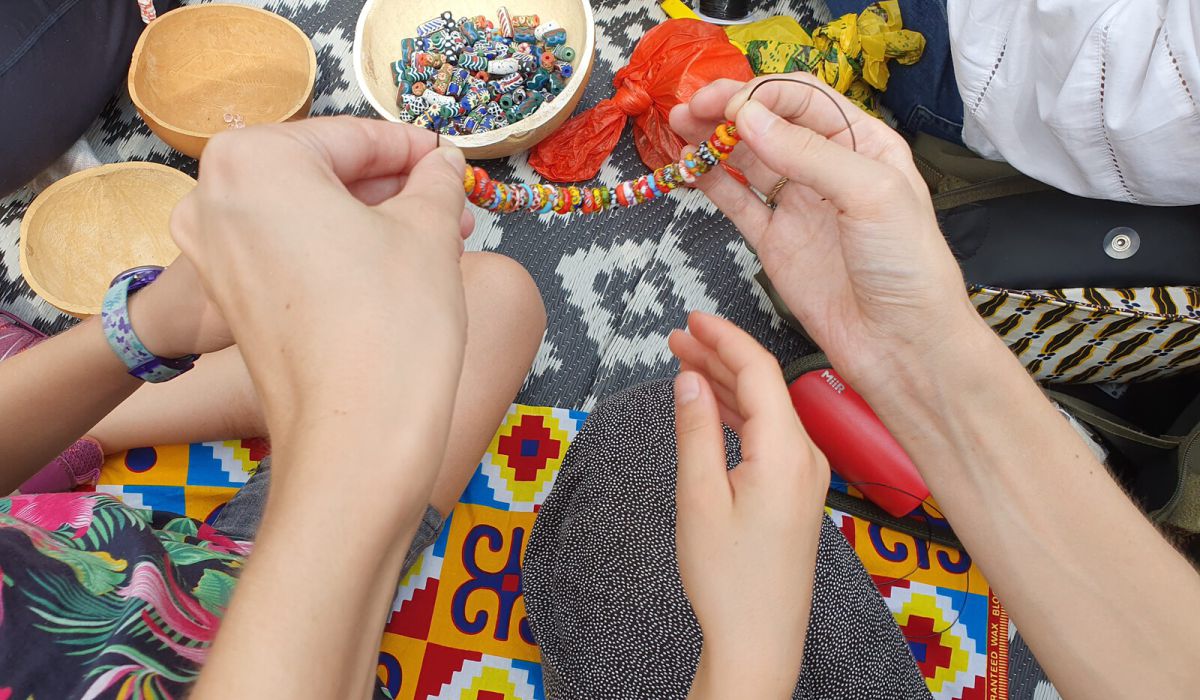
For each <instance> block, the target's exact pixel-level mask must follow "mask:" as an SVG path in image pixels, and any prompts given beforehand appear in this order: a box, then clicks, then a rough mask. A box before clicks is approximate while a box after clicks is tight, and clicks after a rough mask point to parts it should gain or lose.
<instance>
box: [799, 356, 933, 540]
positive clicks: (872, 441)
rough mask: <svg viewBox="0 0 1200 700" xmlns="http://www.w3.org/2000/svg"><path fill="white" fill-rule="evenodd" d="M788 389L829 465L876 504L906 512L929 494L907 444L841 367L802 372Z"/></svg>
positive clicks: (888, 510)
mask: <svg viewBox="0 0 1200 700" xmlns="http://www.w3.org/2000/svg"><path fill="white" fill-rule="evenodd" d="M788 393H789V394H791V396H792V405H793V406H795V407H796V413H797V414H799V416H800V421H801V422H802V423H804V428H805V430H807V431H808V434H809V436H811V437H812V439H813V442H814V443H816V445H817V447H819V448H821V451H822V452H824V453H825V457H826V458H828V459H829V465H830V468H832V469H833V471H835V472H837V474H838V475H839V476H841V477H842V478H843V479H845V480H846V481H847V482H849V483H850V484H851V485H852V486H854V487H855V488H857V489H858V490H859V491H862V493H863V495H864V496H866V497H867V498H868V499H870V500H871V501H872V502H873V503H875V504H876V505H878V506H879V507H880V508H883V509H884V510H886V511H887V512H888V513H891V514H892V515H894V516H896V517H902V516H905V515H908V514H909V513H911V512H912V511H913V510H915V509H916V508H917V506H919V505H921V502H922V501H924V500H925V499H926V498H928V497H929V488H928V487H927V486H925V482H924V481H923V480H922V479H921V475H920V474H919V473H918V472H917V467H916V465H914V464H913V463H912V460H911V459H909V458H908V454H907V453H906V452H905V451H904V448H903V447H901V446H900V443H898V442H896V438H894V437H892V434H891V433H890V432H888V429H887V428H886V427H884V425H883V422H882V421H880V420H879V417H878V416H876V415H875V412H874V411H872V410H871V407H870V406H868V405H867V402H866V401H864V400H863V398H862V397H861V396H859V395H858V392H856V391H854V389H852V388H850V385H849V384H847V383H846V381H845V380H844V379H842V378H841V377H840V376H838V374H837V372H834V371H833V370H832V369H818V370H814V371H811V372H807V373H805V374H802V375H800V376H799V377H797V378H796V379H795V380H794V381H792V383H791V384H789V385H788Z"/></svg>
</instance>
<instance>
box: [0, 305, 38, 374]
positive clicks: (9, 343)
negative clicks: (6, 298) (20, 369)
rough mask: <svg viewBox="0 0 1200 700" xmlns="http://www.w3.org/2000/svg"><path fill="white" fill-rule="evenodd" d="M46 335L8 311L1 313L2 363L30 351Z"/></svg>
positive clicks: (0, 342) (0, 352) (0, 351)
mask: <svg viewBox="0 0 1200 700" xmlns="http://www.w3.org/2000/svg"><path fill="white" fill-rule="evenodd" d="M45 339H46V335H45V334H44V333H42V332H41V331H39V330H37V329H36V328H34V327H33V326H31V325H29V324H27V323H25V322H24V321H22V320H21V319H19V318H17V317H16V316H14V315H12V314H10V313H8V312H7V311H0V362H3V361H5V360H7V359H8V358H10V357H12V356H14V355H16V354H17V353H19V352H23V351H25V350H28V349H29V348H31V347H33V346H34V345H37V344H38V343H40V342H42V341H43V340H45Z"/></svg>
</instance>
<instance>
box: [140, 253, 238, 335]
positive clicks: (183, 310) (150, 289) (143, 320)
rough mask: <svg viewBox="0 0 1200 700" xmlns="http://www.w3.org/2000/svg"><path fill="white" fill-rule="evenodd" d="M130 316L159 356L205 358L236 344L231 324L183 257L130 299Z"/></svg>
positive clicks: (192, 267)
mask: <svg viewBox="0 0 1200 700" xmlns="http://www.w3.org/2000/svg"><path fill="white" fill-rule="evenodd" d="M129 317H130V321H131V322H132V323H133V327H134V329H136V330H137V334H138V338H139V339H140V340H141V341H142V343H143V344H144V345H145V346H146V349H147V350H149V351H150V352H152V353H154V354H155V355H158V356H159V357H182V356H184V355H202V354H204V353H206V352H216V351H217V350H222V349H224V348H227V347H229V346H230V345H233V333H231V332H230V330H229V324H227V323H225V319H224V318H223V317H222V316H221V312H220V310H219V309H217V306H216V304H213V303H212V301H211V300H210V299H209V298H208V294H207V293H206V292H205V291H204V285H202V284H201V283H200V277H199V275H197V274H196V268H195V266H193V265H192V262H191V261H190V260H188V259H187V258H186V257H184V256H182V255H181V256H179V257H178V258H177V259H176V260H175V262H173V263H171V265H170V266H169V267H167V269H166V270H164V271H163V273H162V274H161V275H159V276H158V279H156V280H154V282H153V283H152V284H150V285H149V286H147V287H145V288H144V289H142V290H141V291H139V292H137V293H136V294H134V295H133V296H131V297H130V298H129Z"/></svg>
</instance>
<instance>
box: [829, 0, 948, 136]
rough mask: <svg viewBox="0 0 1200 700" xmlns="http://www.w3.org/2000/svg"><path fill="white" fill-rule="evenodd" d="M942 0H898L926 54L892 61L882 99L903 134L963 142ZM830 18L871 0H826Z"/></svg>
mask: <svg viewBox="0 0 1200 700" xmlns="http://www.w3.org/2000/svg"><path fill="white" fill-rule="evenodd" d="M946 2H947V0H900V13H901V15H902V17H903V19H904V28H905V29H912V30H913V31H917V32H920V33H921V34H923V35H924V36H925V53H924V55H922V56H921V59H920V60H919V61H917V62H916V63H914V64H913V65H911V66H902V65H900V64H898V63H895V62H892V63H890V64H889V65H888V68H889V69H890V70H891V79H890V80H889V81H888V87H887V90H886V91H885V92H884V93H883V94H882V95H881V96H880V97H881V100H882V102H883V104H884V106H886V107H887V108H888V109H890V110H892V113H893V114H895V115H896V120H897V121H898V122H899V125H900V128H901V130H903V131H906V132H908V133H916V132H924V133H926V134H930V135H932V136H936V137H938V138H940V139H945V140H947V141H953V142H955V143H959V144H961V143H962V123H963V103H962V98H961V97H960V96H959V94H958V84H957V83H956V82H955V81H954V64H953V62H952V61H951V60H950V27H949V23H948V20H947V18H946ZM828 3H829V11H830V12H831V13H832V14H833V16H834V17H840V16H841V15H844V14H848V13H851V12H861V11H862V9H863V8H864V7H866V6H867V5H870V4H871V1H870V0H828Z"/></svg>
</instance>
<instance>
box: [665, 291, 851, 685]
mask: <svg viewBox="0 0 1200 700" xmlns="http://www.w3.org/2000/svg"><path fill="white" fill-rule="evenodd" d="M688 327H689V329H690V331H691V332H690V334H689V333H685V332H682V331H676V332H675V333H674V334H672V336H671V338H670V345H671V350H672V352H674V353H675V356H676V357H678V358H679V361H680V366H681V370H682V371H681V373H680V375H679V377H678V378H677V379H676V381H675V411H676V434H677V443H678V447H679V480H678V485H677V493H676V503H677V507H678V515H677V519H676V546H677V549H678V556H679V573H680V576H681V577H682V579H683V585H684V588H685V589H686V591H687V594H688V598H689V599H690V600H691V603H692V608H693V609H694V610H695V611H696V617H697V619H698V620H699V621H700V627H701V629H702V630H703V632H704V653H703V654H702V656H701V662H700V669H699V670H698V672H697V675H696V680H695V681H694V682H693V685H692V695H691V697H692V698H700V697H756V698H768V697H774V698H784V697H790V696H791V691H792V688H793V687H794V686H795V684H796V677H797V674H798V673H799V670H800V661H801V657H802V655H803V645H804V637H805V634H806V632H807V628H808V614H809V608H810V606H811V603H812V582H813V570H814V567H815V565H816V550H817V537H818V530H819V528H820V524H821V517H822V515H823V513H824V509H823V502H824V496H825V491H826V489H827V488H828V487H829V465H828V463H827V462H826V461H825V457H824V455H822V454H821V452H820V451H819V450H818V449H817V447H816V446H815V445H813V443H812V441H811V440H809V438H808V435H807V434H806V433H805V432H804V427H803V426H802V425H801V424H800V421H799V419H798V418H797V417H796V412H795V410H794V409H793V408H792V404H791V401H790V399H789V397H788V394H787V387H786V385H785V384H784V381H783V377H782V375H781V373H780V369H779V364H778V363H777V362H776V360H775V358H774V357H773V356H772V355H771V354H770V353H768V352H767V351H766V350H765V349H764V348H763V347H762V346H761V345H759V344H758V343H757V342H755V340H754V339H753V338H751V337H750V336H749V335H747V334H746V333H744V332H743V331H742V330H740V329H739V328H737V327H736V326H734V325H733V324H732V323H730V322H729V321H726V320H724V319H720V318H717V317H715V316H709V315H706V314H701V313H698V312H697V313H693V314H692V315H691V316H690V318H689V319H688ZM722 421H723V422H725V423H726V424H728V425H729V426H730V427H732V428H734V430H736V431H737V432H738V434H739V435H740V436H741V439H742V462H741V463H740V464H739V465H738V466H737V467H736V468H735V469H733V470H732V471H728V472H727V471H726V469H725V463H726V462H725V449H724V436H723V434H722V430H721V422H722ZM747 683H749V684H750V685H749V686H747Z"/></svg>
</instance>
